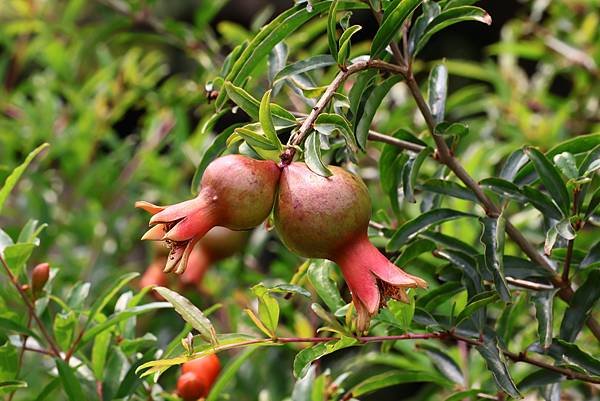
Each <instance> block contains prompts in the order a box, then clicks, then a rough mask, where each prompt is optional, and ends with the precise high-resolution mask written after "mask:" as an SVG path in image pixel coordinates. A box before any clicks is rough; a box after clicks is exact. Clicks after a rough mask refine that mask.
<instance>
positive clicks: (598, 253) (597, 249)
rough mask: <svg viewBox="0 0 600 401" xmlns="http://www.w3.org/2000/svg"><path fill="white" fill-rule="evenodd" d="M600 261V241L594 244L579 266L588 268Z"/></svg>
mask: <svg viewBox="0 0 600 401" xmlns="http://www.w3.org/2000/svg"><path fill="white" fill-rule="evenodd" d="M598 262H600V241H598V242H596V243H595V244H594V245H592V247H591V248H590V250H589V251H588V253H587V255H585V258H583V260H582V261H581V263H579V268H580V269H586V268H588V267H590V266H592V265H595V264H596V263H598Z"/></svg>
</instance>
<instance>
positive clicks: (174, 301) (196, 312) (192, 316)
mask: <svg viewBox="0 0 600 401" xmlns="http://www.w3.org/2000/svg"><path fill="white" fill-rule="evenodd" d="M154 291H156V292H157V293H158V294H160V295H161V296H162V297H163V298H164V299H166V300H167V301H169V303H171V305H173V307H174V308H175V311H177V313H179V314H180V315H181V317H182V318H183V320H185V321H186V322H188V323H189V324H191V325H192V327H193V328H194V329H196V330H197V331H198V333H200V336H201V337H202V338H203V339H204V340H205V341H208V342H210V343H211V344H213V345H215V344H217V333H216V332H215V328H214V327H213V325H212V323H211V322H210V320H208V318H207V317H206V316H204V313H202V311H201V310H200V309H198V308H197V307H196V306H195V305H194V304H192V303H191V302H190V301H189V300H188V299H187V298H185V297H183V296H181V295H179V294H178V293H176V292H175V291H171V290H169V289H168V288H165V287H154Z"/></svg>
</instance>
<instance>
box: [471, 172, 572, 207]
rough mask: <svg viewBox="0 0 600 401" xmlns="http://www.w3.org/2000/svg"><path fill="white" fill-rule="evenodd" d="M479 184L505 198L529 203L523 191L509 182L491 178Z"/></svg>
mask: <svg viewBox="0 0 600 401" xmlns="http://www.w3.org/2000/svg"><path fill="white" fill-rule="evenodd" d="M479 184H480V185H481V186H482V187H483V188H485V189H489V190H491V191H493V192H494V193H496V194H498V195H500V196H501V197H503V198H507V199H512V200H515V201H517V202H520V203H525V202H527V197H526V196H525V195H523V193H522V191H521V189H520V188H519V187H518V186H516V185H515V184H513V183H512V182H510V181H508V180H505V179H502V178H496V177H490V178H484V179H483V180H481V181H479ZM559 215H560V213H559Z"/></svg>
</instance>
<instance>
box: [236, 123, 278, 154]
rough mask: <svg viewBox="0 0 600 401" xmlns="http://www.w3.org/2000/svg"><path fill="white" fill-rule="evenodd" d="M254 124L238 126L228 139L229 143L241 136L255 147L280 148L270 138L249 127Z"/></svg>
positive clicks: (265, 148)
mask: <svg viewBox="0 0 600 401" xmlns="http://www.w3.org/2000/svg"><path fill="white" fill-rule="evenodd" d="M250 126H252V125H246V126H244V127H239V128H236V129H235V131H234V134H233V135H231V136H230V137H229V139H228V140H227V145H228V146H231V144H232V143H234V142H235V141H236V140H239V139H240V138H241V139H243V140H244V141H246V143H247V144H248V145H250V146H252V147H253V148H258V149H264V150H279V149H278V148H277V145H275V144H274V143H273V142H271V140H269V138H267V137H266V136H264V135H261V134H260V133H258V132H256V131H254V130H252V129H251V128H248V127H250Z"/></svg>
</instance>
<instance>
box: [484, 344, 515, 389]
mask: <svg viewBox="0 0 600 401" xmlns="http://www.w3.org/2000/svg"><path fill="white" fill-rule="evenodd" d="M477 351H479V353H480V354H481V356H482V357H483V359H484V360H485V363H486V365H487V367H488V369H489V370H490V371H491V372H492V376H493V377H494V381H495V382H496V385H497V386H498V388H499V389H500V390H502V391H504V392H505V393H506V394H508V395H510V396H511V397H513V398H521V394H520V393H519V390H518V389H517V386H516V385H515V382H514V381H513V378H512V377H511V375H510V372H509V371H508V367H507V366H506V361H505V360H504V356H503V355H502V353H501V351H500V348H499V347H498V343H497V340H495V339H486V340H485V342H484V343H483V344H482V345H479V346H477Z"/></svg>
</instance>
